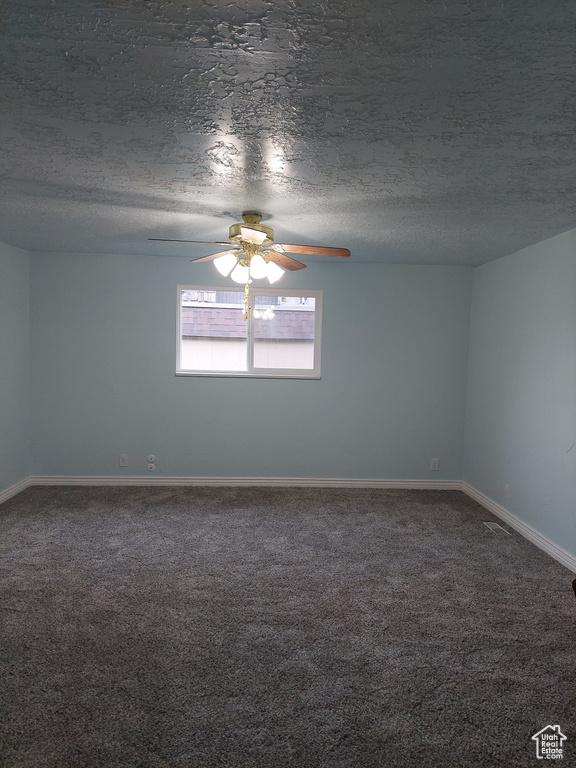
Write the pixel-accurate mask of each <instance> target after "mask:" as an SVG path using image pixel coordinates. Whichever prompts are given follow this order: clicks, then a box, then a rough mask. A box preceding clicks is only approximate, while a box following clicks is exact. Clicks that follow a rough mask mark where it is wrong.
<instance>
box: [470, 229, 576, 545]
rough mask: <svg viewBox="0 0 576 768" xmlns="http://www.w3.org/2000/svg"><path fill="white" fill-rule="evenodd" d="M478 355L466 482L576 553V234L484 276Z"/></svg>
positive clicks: (475, 330) (473, 349)
mask: <svg viewBox="0 0 576 768" xmlns="http://www.w3.org/2000/svg"><path fill="white" fill-rule="evenodd" d="M469 355H470V363H469V373H468V402H467V413H466V445H465V461H464V475H463V476H464V480H466V481H467V482H468V483H470V484H471V485H472V486H474V487H475V488H477V489H478V490H480V491H481V492H482V493H484V494H486V495H487V496H489V497H490V498H491V499H493V500H494V501H496V502H498V503H499V504H501V505H502V506H503V507H505V508H507V509H508V510H509V511H511V512H512V513H513V514H515V515H517V516H518V517H519V518H521V519H522V520H523V521H524V522H526V523H528V524H529V525H531V526H533V527H534V528H536V529H537V530H538V531H539V532H541V533H543V534H544V535H545V536H547V537H548V538H549V539H551V540H552V541H554V542H555V543H556V544H559V545H560V546H562V547H564V549H567V550H568V551H569V552H571V553H576V445H575V440H576V230H572V231H571V232H568V233H566V234H564V235H561V236H559V237H555V238H552V239H550V240H547V241H545V242H543V243H540V244H539V245H535V246H533V247H531V248H527V249H525V250H523V251H521V252H519V253H517V254H514V255H511V256H507V257H506V258H503V259H499V260H498V261H494V262H491V263H490V264H486V265H484V266H482V267H479V268H477V269H476V270H475V275H474V287H473V299H472V310H471V320H470V353H469ZM505 485H509V486H510V498H509V499H508V498H505V495H504V487H505Z"/></svg>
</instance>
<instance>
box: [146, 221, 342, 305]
mask: <svg viewBox="0 0 576 768" xmlns="http://www.w3.org/2000/svg"><path fill="white" fill-rule="evenodd" d="M242 219H243V223H242V224H232V226H231V227H230V230H229V237H230V241H231V242H226V241H218V240H216V241H208V240H167V239H165V238H160V237H151V238H149V239H150V240H156V241H159V242H163V243H205V244H210V245H227V246H229V248H227V249H226V250H225V251H218V252H217V253H211V254H210V255H209V256H201V257H200V258H199V259H191V260H190V261H191V262H192V263H197V262H202V261H213V262H214V266H215V267H216V269H217V270H218V271H219V272H220V274H222V275H224V276H225V277H227V276H228V275H230V277H231V278H232V280H234V281H235V282H237V283H244V284H245V285H246V293H247V291H248V286H249V284H250V283H251V282H252V280H253V279H256V280H260V279H262V278H265V277H267V278H268V280H269V282H270V283H275V282H276V281H277V280H279V279H280V278H281V277H282V275H283V274H284V270H285V269H287V270H290V271H296V270H298V269H305V268H306V264H302V262H301V261H296V259H293V258H291V257H290V256H287V255H286V254H287V253H301V254H310V255H313V256H339V257H341V258H348V257H349V256H350V251H349V250H348V249H347V248H331V247H326V246H318V245H291V244H288V243H274V242H273V240H274V230H273V229H272V227H266V226H264V225H263V224H260V221H261V219H262V214H260V213H257V212H256V211H244V213H243V214H242Z"/></svg>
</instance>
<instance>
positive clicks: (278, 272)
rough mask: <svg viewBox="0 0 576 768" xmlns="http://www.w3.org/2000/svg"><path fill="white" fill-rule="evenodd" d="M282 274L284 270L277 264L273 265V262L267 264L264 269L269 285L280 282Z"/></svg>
mask: <svg viewBox="0 0 576 768" xmlns="http://www.w3.org/2000/svg"><path fill="white" fill-rule="evenodd" d="M283 274H284V270H283V269H282V268H281V267H279V266H278V264H274V262H273V261H269V262H268V266H267V267H266V277H267V278H268V280H269V282H270V283H275V282H276V281H277V280H280V278H281V277H282V275H283Z"/></svg>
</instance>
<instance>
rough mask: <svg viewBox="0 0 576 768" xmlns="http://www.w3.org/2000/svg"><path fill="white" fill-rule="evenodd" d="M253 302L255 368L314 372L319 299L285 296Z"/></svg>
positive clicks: (256, 297)
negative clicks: (317, 301) (316, 311)
mask: <svg viewBox="0 0 576 768" xmlns="http://www.w3.org/2000/svg"><path fill="white" fill-rule="evenodd" d="M254 299H255V301H254V313H253V329H254V367H255V368H277V369H286V368H293V369H295V370H312V369H313V368H314V327H315V309H316V300H315V299H314V298H313V297H311V296H309V297H306V298H300V297H298V296H282V295H277V296H262V295H260V296H258V295H257V296H255V297H254Z"/></svg>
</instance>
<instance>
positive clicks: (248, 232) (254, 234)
mask: <svg viewBox="0 0 576 768" xmlns="http://www.w3.org/2000/svg"><path fill="white" fill-rule="evenodd" d="M240 237H241V238H242V240H246V241H247V242H248V243H257V244H258V245H260V244H261V243H263V242H264V240H266V233H265V232H258V230H257V229H251V228H250V227H240Z"/></svg>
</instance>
